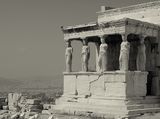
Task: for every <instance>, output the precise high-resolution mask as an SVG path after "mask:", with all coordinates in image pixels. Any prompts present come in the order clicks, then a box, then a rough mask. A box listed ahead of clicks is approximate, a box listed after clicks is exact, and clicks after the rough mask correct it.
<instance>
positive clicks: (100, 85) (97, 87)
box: [90, 75, 105, 96]
mask: <svg viewBox="0 0 160 119" xmlns="http://www.w3.org/2000/svg"><path fill="white" fill-rule="evenodd" d="M90 78H91V77H90ZM104 78H105V77H104V76H103V75H102V76H96V75H95V76H94V77H93V76H92V81H90V91H91V94H92V95H99V96H104V94H105V89H104ZM93 79H94V80H93Z"/></svg>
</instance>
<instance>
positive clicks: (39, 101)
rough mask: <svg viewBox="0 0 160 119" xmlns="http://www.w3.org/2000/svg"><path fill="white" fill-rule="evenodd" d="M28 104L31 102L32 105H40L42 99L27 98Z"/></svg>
mask: <svg viewBox="0 0 160 119" xmlns="http://www.w3.org/2000/svg"><path fill="white" fill-rule="evenodd" d="M26 103H27V104H30V105H39V104H40V103H41V100H38V99H27V102H26Z"/></svg>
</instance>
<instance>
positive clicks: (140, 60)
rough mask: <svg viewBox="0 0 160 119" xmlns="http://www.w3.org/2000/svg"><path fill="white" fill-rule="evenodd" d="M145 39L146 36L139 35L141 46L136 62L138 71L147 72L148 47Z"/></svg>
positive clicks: (139, 46)
mask: <svg viewBox="0 0 160 119" xmlns="http://www.w3.org/2000/svg"><path fill="white" fill-rule="evenodd" d="M145 38H146V36H145V35H142V34H140V35H139V45H138V52H137V60H136V66H137V70H138V71H145V68H146V46H145V44H144V40H145Z"/></svg>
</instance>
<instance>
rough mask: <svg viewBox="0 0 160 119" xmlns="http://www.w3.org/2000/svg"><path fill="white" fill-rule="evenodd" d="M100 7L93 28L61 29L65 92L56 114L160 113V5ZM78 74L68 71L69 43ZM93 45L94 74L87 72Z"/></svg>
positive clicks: (119, 115)
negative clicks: (76, 43) (76, 47)
mask: <svg viewBox="0 0 160 119" xmlns="http://www.w3.org/2000/svg"><path fill="white" fill-rule="evenodd" d="M106 8H107V7H105V6H101V11H99V12H98V13H97V14H98V19H97V22H91V23H88V24H81V25H75V26H67V27H62V31H63V33H64V41H65V43H66V52H65V57H66V71H65V72H64V91H63V95H62V97H61V98H60V99H58V100H57V101H56V106H55V107H54V111H56V112H57V113H68V114H73V115H89V116H93V117H103V118H109V117H111V118H118V117H121V118H123V117H126V118H131V117H135V116H140V115H142V114H145V113H158V112H160V97H159V95H160V89H159V86H160V83H159V78H160V72H159V71H160V69H159V68H160V60H159V51H160V45H159V43H160V37H159V35H160V33H159V31H160V1H156V2H150V3H144V4H138V5H133V6H128V7H123V8H116V9H109V10H108V9H106ZM75 40H77V41H80V42H79V44H80V45H82V48H81V49H79V50H80V51H81V54H80V55H81V64H82V65H81V70H80V71H79V72H74V71H73V70H72V68H73V66H72V60H73V59H74V55H73V52H74V49H73V48H72V42H73V41H75ZM90 42H92V43H94V44H95V46H96V47H95V48H96V49H95V51H96V57H95V61H96V71H95V72H93V71H92V72H91V71H90V69H89V68H88V64H89V61H90V47H89V45H88V43H90Z"/></svg>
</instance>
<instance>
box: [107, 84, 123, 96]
mask: <svg viewBox="0 0 160 119" xmlns="http://www.w3.org/2000/svg"><path fill="white" fill-rule="evenodd" d="M105 96H113V97H117V96H126V83H105Z"/></svg>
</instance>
